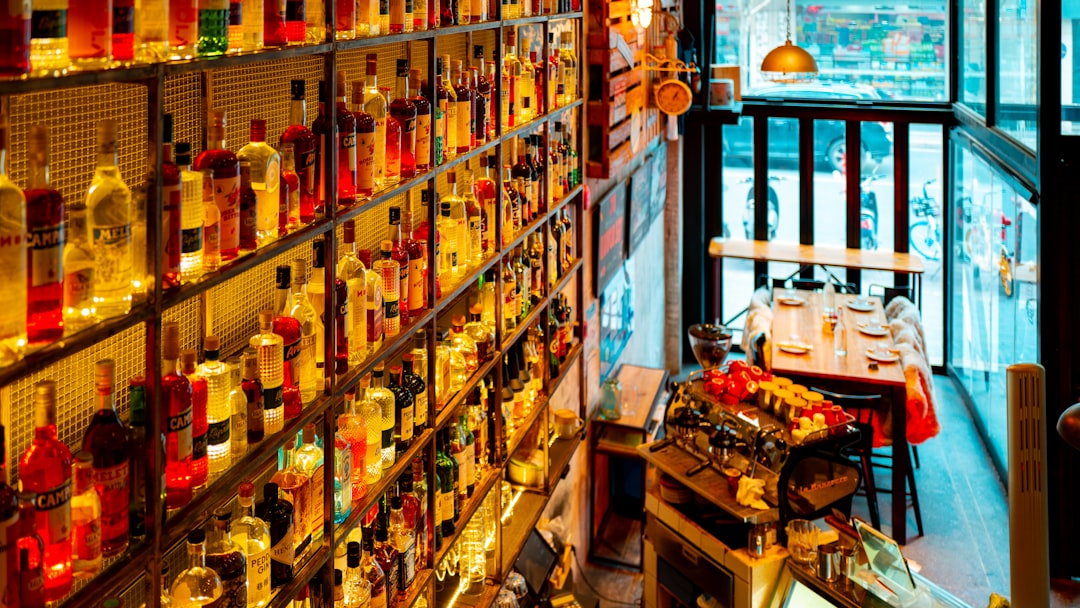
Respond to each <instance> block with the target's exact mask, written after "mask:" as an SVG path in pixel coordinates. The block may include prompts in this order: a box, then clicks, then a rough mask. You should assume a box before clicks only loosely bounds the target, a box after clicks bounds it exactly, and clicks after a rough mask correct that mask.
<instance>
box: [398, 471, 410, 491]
mask: <svg viewBox="0 0 1080 608" xmlns="http://www.w3.org/2000/svg"><path fill="white" fill-rule="evenodd" d="M398 491H399V492H400V493H401V494H412V491H413V479H412V475H408V474H405V475H402V476H401V479H398Z"/></svg>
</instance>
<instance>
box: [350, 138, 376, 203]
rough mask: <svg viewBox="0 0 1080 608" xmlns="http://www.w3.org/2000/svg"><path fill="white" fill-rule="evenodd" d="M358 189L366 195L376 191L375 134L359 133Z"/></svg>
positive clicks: (357, 144) (357, 143)
mask: <svg viewBox="0 0 1080 608" xmlns="http://www.w3.org/2000/svg"><path fill="white" fill-rule="evenodd" d="M354 152H355V153H356V189H357V191H359V192H363V193H365V194H367V193H370V192H371V191H373V190H374V189H375V133H374V132H371V133H357V134H356V146H355V148H354Z"/></svg>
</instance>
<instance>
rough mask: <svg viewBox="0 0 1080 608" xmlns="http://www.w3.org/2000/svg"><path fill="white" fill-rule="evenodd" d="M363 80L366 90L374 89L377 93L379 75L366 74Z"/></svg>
mask: <svg viewBox="0 0 1080 608" xmlns="http://www.w3.org/2000/svg"><path fill="white" fill-rule="evenodd" d="M364 82H365V83H367V90H368V91H375V92H376V93H378V91H379V77H378V76H376V75H375V74H368V75H367V78H365V79H364Z"/></svg>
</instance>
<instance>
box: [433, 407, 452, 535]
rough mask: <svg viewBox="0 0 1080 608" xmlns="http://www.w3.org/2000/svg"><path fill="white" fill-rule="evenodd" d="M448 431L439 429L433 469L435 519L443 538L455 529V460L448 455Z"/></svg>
mask: <svg viewBox="0 0 1080 608" xmlns="http://www.w3.org/2000/svg"><path fill="white" fill-rule="evenodd" d="M448 434H449V431H447V430H446V429H445V428H444V429H442V430H441V431H439V443H438V446H437V451H436V452H435V471H436V473H437V474H438V477H439V485H438V487H437V488H436V490H435V492H436V493H435V499H436V508H437V509H438V516H437V518H436V519H437V520H438V522H439V526H440V528H441V530H442V536H443V538H448V537H450V536H453V535H454V531H455V529H456V526H455V523H456V522H455V518H454V502H455V501H456V497H457V485H456V483H455V479H454V478H455V477H456V475H457V461H455V460H454V457H453V456H451V455H450V452H449V451H448V449H449V445H448V444H449V442H448V441H447V436H448Z"/></svg>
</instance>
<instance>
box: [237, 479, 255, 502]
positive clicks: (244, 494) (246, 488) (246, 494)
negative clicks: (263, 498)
mask: <svg viewBox="0 0 1080 608" xmlns="http://www.w3.org/2000/svg"><path fill="white" fill-rule="evenodd" d="M254 496H255V484H253V483H251V482H250V481H245V482H244V483H242V484H240V498H252V497H254Z"/></svg>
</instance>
